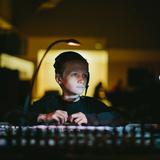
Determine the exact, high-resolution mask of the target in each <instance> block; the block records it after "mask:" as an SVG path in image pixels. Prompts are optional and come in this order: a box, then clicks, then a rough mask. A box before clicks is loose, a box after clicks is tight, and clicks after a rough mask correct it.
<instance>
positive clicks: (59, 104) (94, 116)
mask: <svg viewBox="0 0 160 160" xmlns="http://www.w3.org/2000/svg"><path fill="white" fill-rule="evenodd" d="M56 110H63V111H66V112H67V113H68V115H69V116H70V115H71V114H74V113H77V112H82V113H84V114H85V115H86V117H87V119H88V124H90V125H93V124H94V125H95V124H96V125H97V124H98V125H105V124H106V125H108V124H115V123H118V122H120V121H121V120H122V117H121V116H120V115H119V114H118V113H117V112H115V111H113V110H112V109H110V108H108V107H107V106H106V105H105V104H104V103H102V102H101V101H99V100H97V99H95V98H92V97H86V96H85V97H84V96H83V97H81V98H80V100H79V101H77V102H66V101H64V100H62V99H61V97H60V96H57V95H47V96H44V97H42V98H41V99H40V100H38V101H36V102H34V103H33V105H32V106H31V110H30V115H32V116H31V117H32V118H31V119H32V120H31V121H32V122H36V119H37V117H38V115H39V114H46V113H50V112H54V111H56Z"/></svg>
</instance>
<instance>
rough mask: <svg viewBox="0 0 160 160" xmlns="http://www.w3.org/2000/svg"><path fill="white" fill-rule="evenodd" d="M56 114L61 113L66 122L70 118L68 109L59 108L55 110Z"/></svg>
mask: <svg viewBox="0 0 160 160" xmlns="http://www.w3.org/2000/svg"><path fill="white" fill-rule="evenodd" d="M55 114H57V115H60V117H63V119H64V121H65V122H66V121H67V119H68V113H67V112H66V111H61V110H58V111H56V112H55Z"/></svg>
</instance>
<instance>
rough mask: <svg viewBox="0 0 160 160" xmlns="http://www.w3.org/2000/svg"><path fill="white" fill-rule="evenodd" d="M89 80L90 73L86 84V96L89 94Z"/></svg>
mask: <svg viewBox="0 0 160 160" xmlns="http://www.w3.org/2000/svg"><path fill="white" fill-rule="evenodd" d="M89 79H90V74H89V72H88V77H87V82H86V90H85V95H86V94H87V90H88V87H89V85H88V84H89Z"/></svg>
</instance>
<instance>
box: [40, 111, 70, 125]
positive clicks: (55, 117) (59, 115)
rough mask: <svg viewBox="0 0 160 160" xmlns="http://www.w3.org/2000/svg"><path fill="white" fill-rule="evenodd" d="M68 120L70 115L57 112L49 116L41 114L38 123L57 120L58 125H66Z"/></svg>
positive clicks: (64, 112)
mask: <svg viewBox="0 0 160 160" xmlns="http://www.w3.org/2000/svg"><path fill="white" fill-rule="evenodd" d="M67 119H68V113H67V112H66V111H62V110H56V111H55V112H51V113H48V114H40V115H39V116H38V118H37V121H38V122H39V121H44V122H50V121H53V120H55V121H56V122H57V123H58V124H64V123H65V122H66V121H67Z"/></svg>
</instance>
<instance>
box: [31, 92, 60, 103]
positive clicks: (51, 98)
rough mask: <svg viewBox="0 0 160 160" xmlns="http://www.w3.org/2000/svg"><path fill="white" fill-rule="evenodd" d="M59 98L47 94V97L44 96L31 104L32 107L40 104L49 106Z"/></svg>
mask: <svg viewBox="0 0 160 160" xmlns="http://www.w3.org/2000/svg"><path fill="white" fill-rule="evenodd" d="M59 98H60V96H58V95H55V94H49V95H44V96H43V97H42V98H40V99H38V100H37V101H35V102H33V105H40V104H49V103H51V102H53V101H54V102H55V101H58V99H59Z"/></svg>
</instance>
